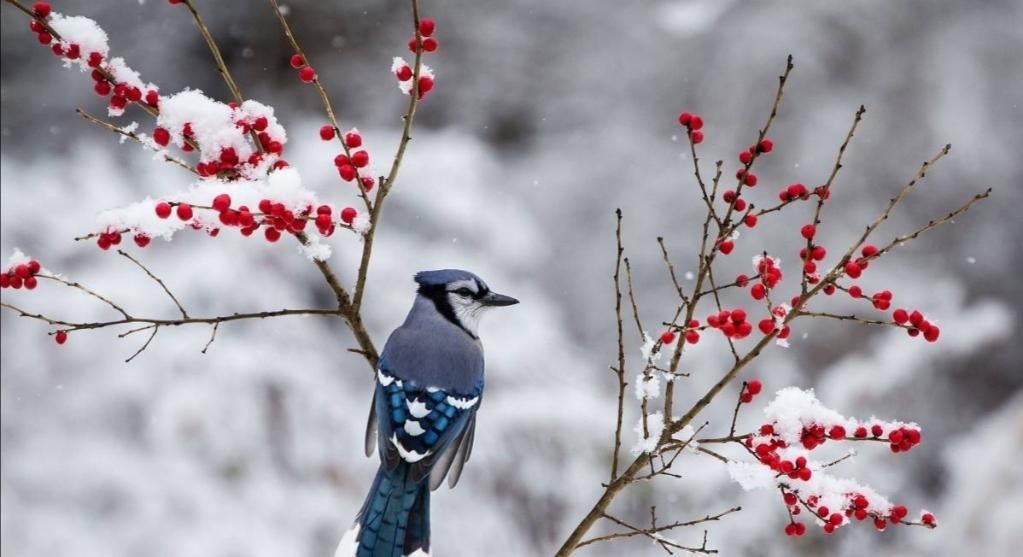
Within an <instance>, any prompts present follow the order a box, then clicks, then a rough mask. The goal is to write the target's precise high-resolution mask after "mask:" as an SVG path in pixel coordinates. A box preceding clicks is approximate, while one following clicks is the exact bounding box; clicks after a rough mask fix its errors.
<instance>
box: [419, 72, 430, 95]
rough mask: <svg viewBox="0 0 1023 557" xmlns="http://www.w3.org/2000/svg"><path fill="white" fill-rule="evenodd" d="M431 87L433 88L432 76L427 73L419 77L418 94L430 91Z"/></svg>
mask: <svg viewBox="0 0 1023 557" xmlns="http://www.w3.org/2000/svg"><path fill="white" fill-rule="evenodd" d="M432 89H433V78H432V77H430V76H428V75H424V76H422V77H420V78H419V94H420V95H423V94H426V93H428V92H429V91H431V90H432Z"/></svg>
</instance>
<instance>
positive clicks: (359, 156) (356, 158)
mask: <svg viewBox="0 0 1023 557" xmlns="http://www.w3.org/2000/svg"><path fill="white" fill-rule="evenodd" d="M352 164H353V165H355V167H356V168H362V167H364V166H366V165H367V164H369V153H367V152H366V151H356V152H354V153H352Z"/></svg>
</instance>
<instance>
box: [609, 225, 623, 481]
mask: <svg viewBox="0 0 1023 557" xmlns="http://www.w3.org/2000/svg"><path fill="white" fill-rule="evenodd" d="M615 217H616V221H617V224H616V226H615V239H616V250H615V272H614V285H615V322H616V324H617V331H618V368H617V369H616V368H613V367H612V368H611V369H612V370H613V371H614V372H615V376H616V377H617V379H618V418H617V422H616V423H615V444H614V451H612V453H611V481H614V479H615V477H616V476H617V475H618V457H619V456H620V454H621V449H622V421H623V419H624V414H625V386H626V383H625V338H624V337H625V334H624V331H623V326H622V286H621V273H622V255H623V254H624V252H625V248H623V247H622V210H621V209H620V208H619V209H616V210H615Z"/></svg>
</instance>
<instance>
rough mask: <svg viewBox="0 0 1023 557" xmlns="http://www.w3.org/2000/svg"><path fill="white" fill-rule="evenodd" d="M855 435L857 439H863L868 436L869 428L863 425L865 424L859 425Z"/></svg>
mask: <svg viewBox="0 0 1023 557" xmlns="http://www.w3.org/2000/svg"><path fill="white" fill-rule="evenodd" d="M853 435H854V436H855V437H856V438H857V439H863V438H864V437H866V436H867V428H865V427H863V426H859V427H857V428H856V432H855V433H853Z"/></svg>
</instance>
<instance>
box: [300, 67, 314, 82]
mask: <svg viewBox="0 0 1023 557" xmlns="http://www.w3.org/2000/svg"><path fill="white" fill-rule="evenodd" d="M298 78H299V79H301V80H302V81H303V82H304V83H312V82H313V81H316V70H314V69H313V67H312V66H305V67H304V68H302V69H301V70H299V71H298Z"/></svg>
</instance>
